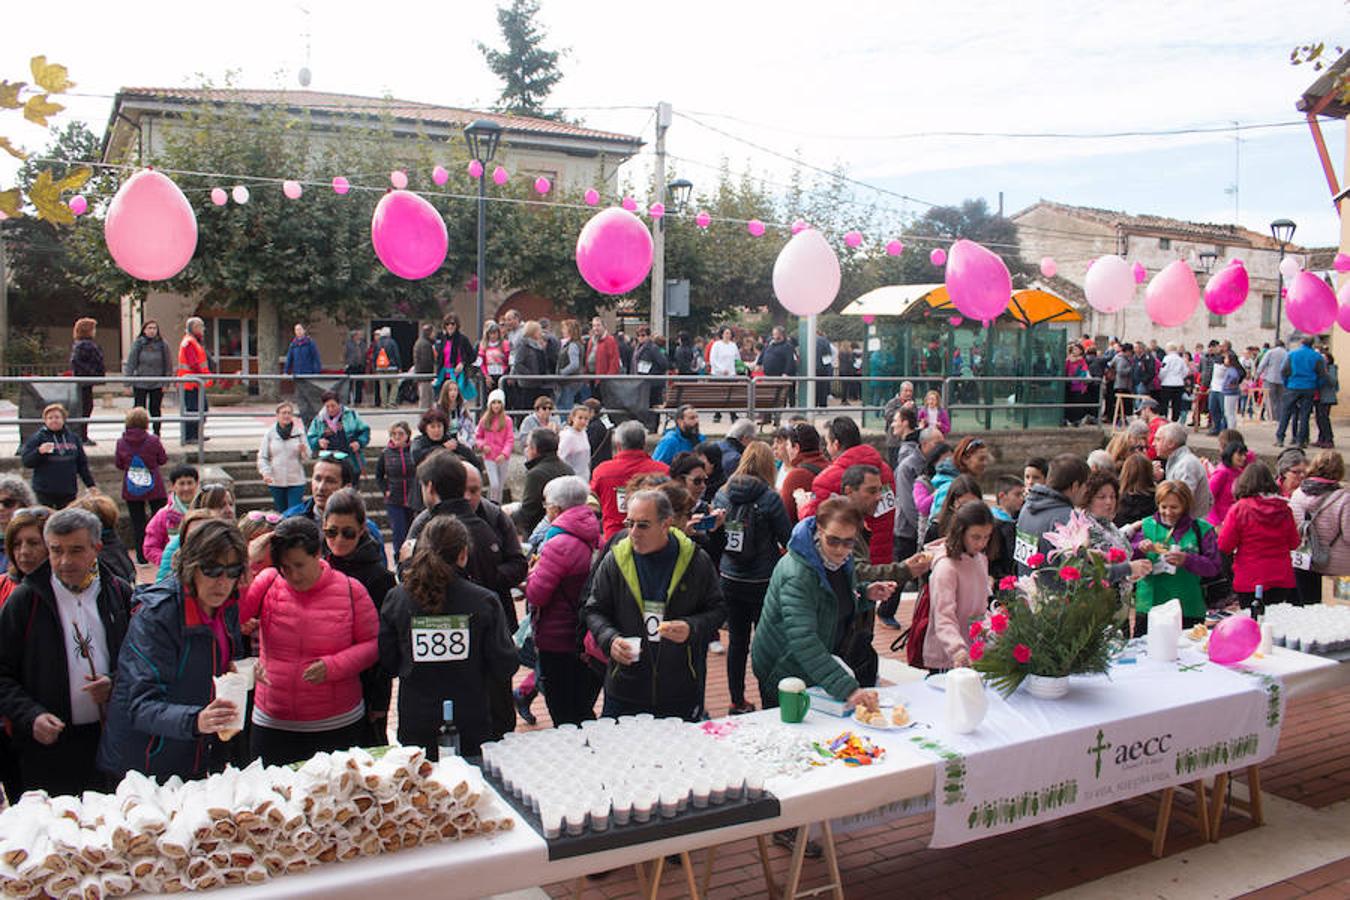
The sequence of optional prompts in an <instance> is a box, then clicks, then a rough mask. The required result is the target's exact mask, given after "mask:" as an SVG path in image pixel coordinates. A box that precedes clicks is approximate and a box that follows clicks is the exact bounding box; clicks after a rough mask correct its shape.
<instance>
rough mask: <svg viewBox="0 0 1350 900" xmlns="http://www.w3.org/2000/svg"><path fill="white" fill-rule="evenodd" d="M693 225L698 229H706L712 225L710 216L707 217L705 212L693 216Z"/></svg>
mask: <svg viewBox="0 0 1350 900" xmlns="http://www.w3.org/2000/svg"><path fill="white" fill-rule="evenodd" d="M694 224H695V225H697V226H698V227H699V228H707V227H708V226H709V225H711V224H712V216H710V215H708V214H707V213H706V212H701V213H699V214H698V215H696V216H694Z"/></svg>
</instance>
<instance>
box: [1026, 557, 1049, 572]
mask: <svg viewBox="0 0 1350 900" xmlns="http://www.w3.org/2000/svg"><path fill="white" fill-rule="evenodd" d="M1044 564H1045V554H1044V553H1033V554H1031V555H1030V556H1028V557H1027V565H1028V566H1030V567H1031V568H1033V569H1034V568H1036V567H1037V566H1039V565H1044Z"/></svg>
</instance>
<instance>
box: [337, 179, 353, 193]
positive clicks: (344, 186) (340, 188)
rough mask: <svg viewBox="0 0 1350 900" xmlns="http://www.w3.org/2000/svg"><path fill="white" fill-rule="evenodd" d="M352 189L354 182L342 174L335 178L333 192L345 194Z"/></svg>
mask: <svg viewBox="0 0 1350 900" xmlns="http://www.w3.org/2000/svg"><path fill="white" fill-rule="evenodd" d="M351 189H352V183H351V182H350V181H348V180H347V179H346V178H343V177H342V176H341V175H339V176H338V177H336V178H334V179H333V193H335V194H345V193H347V192H348V191H350V190H351Z"/></svg>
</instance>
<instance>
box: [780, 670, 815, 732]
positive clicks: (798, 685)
mask: <svg viewBox="0 0 1350 900" xmlns="http://www.w3.org/2000/svg"><path fill="white" fill-rule="evenodd" d="M810 708H811V697H810V695H808V694H807V693H806V682H804V681H802V680H801V679H800V678H784V679H783V680H782V681H780V682H778V716H779V718H781V719H782V720H783V721H784V722H786V723H787V724H789V725H797V724H800V723H801V721H802V720H803V719H805V718H806V712H807V710H809V709H810Z"/></svg>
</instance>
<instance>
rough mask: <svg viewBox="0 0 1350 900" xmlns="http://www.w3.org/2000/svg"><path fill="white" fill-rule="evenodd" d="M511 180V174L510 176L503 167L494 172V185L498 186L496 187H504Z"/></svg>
mask: <svg viewBox="0 0 1350 900" xmlns="http://www.w3.org/2000/svg"><path fill="white" fill-rule="evenodd" d="M510 180H511V174H510V173H509V172H507V171H506V170H505V169H503V168H502V167H501V166H498V167H497V168H495V169H493V170H492V183H493V184H496V185H503V184H506V182H508V181H510Z"/></svg>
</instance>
